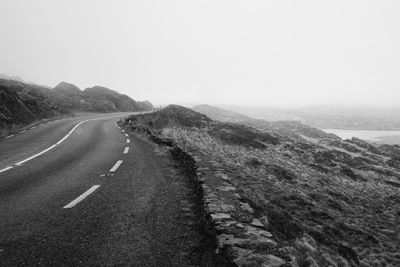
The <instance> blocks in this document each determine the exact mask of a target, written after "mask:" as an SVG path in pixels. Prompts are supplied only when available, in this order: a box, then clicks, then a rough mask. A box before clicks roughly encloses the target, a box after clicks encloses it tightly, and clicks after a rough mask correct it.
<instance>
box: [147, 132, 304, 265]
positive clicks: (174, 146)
mask: <svg viewBox="0 0 400 267" xmlns="http://www.w3.org/2000/svg"><path fill="white" fill-rule="evenodd" d="M146 131H147V133H148V134H149V136H150V138H151V139H152V140H153V141H154V142H155V143H157V144H160V145H165V146H168V147H170V149H171V153H172V155H173V156H174V157H175V159H177V160H178V161H179V162H180V163H181V164H182V165H183V166H184V168H185V169H186V171H187V172H188V173H189V174H190V175H191V177H192V179H193V180H194V182H195V183H196V185H197V188H198V191H199V196H200V197H201V199H200V203H201V210H202V219H203V224H204V227H205V230H206V233H207V234H208V235H209V236H210V237H211V238H212V240H213V243H214V246H215V253H214V256H215V259H214V261H215V262H216V263H217V266H263V267H266V266H271V267H275V266H276V267H277V266H296V265H297V264H296V263H295V259H294V258H291V257H290V256H288V255H290V254H288V253H283V251H282V250H281V248H280V246H279V245H278V244H277V242H276V241H274V237H273V235H272V234H271V233H270V232H268V231H267V230H266V229H267V227H268V219H267V217H261V218H257V216H256V214H255V212H254V210H253V208H252V207H251V205H250V204H249V203H247V202H245V201H244V200H243V199H242V198H241V196H240V194H239V192H238V190H237V188H235V187H234V185H233V184H232V182H231V179H230V177H229V176H228V175H227V174H226V173H225V172H224V169H223V168H222V166H221V164H219V163H218V162H216V161H213V160H212V159H210V158H208V157H207V155H201V154H199V152H198V151H195V150H193V148H191V147H189V146H185V144H178V143H176V142H175V141H174V140H171V139H169V138H165V137H163V136H162V135H161V133H159V132H157V131H154V130H150V129H147V130H146Z"/></svg>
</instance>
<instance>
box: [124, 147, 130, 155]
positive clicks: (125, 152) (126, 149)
mask: <svg viewBox="0 0 400 267" xmlns="http://www.w3.org/2000/svg"><path fill="white" fill-rule="evenodd" d="M128 152H129V147H128V146H127V147H125V149H124V154H128Z"/></svg>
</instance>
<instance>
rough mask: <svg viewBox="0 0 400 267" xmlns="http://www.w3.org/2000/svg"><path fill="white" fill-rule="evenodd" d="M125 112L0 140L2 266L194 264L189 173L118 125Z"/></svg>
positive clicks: (196, 242) (195, 229)
mask: <svg viewBox="0 0 400 267" xmlns="http://www.w3.org/2000/svg"><path fill="white" fill-rule="evenodd" d="M122 115H126V114H112V115H104V114H103V115H92V116H89V117H79V118H69V119H62V120H57V121H51V122H47V123H45V124H43V125H38V126H36V127H35V128H33V129H29V130H27V131H25V132H22V133H18V134H15V135H14V136H11V137H8V138H3V139H1V140H0V265H1V266H38V265H42V266H88V265H91V266H99V265H102V266H104V265H106V266H115V265H119V266H121V265H122V266H194V265H198V264H200V261H201V253H200V252H199V249H200V246H201V238H202V237H201V234H200V230H199V225H198V223H199V220H198V218H197V211H196V205H195V195H194V190H193V188H192V185H191V183H190V181H189V179H188V178H187V177H186V176H185V175H184V174H183V173H181V171H180V170H179V168H177V166H176V162H174V161H173V160H172V159H171V158H170V156H169V153H168V151H166V150H164V149H163V148H159V147H158V146H156V145H155V144H152V143H150V142H148V141H146V139H145V138H143V137H140V136H136V135H133V134H131V133H126V132H123V131H122V130H121V129H120V128H119V127H117V125H116V124H115V122H116V121H117V120H118V119H119V118H120V117H121V116H122ZM105 116H108V118H104V117H105ZM110 116H113V117H110ZM86 120H88V121H86ZM82 121H84V122H83V123H81V124H79V123H80V122H82ZM77 125H78V126H77ZM49 148H50V149H49ZM43 151H44V153H43ZM25 159H30V160H28V161H26V160H25Z"/></svg>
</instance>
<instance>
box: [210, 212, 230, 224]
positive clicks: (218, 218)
mask: <svg viewBox="0 0 400 267" xmlns="http://www.w3.org/2000/svg"><path fill="white" fill-rule="evenodd" d="M211 219H212V220H213V221H214V222H215V221H222V220H227V219H231V215H230V214H227V213H212V214H211Z"/></svg>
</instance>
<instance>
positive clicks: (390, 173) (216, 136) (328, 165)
mask: <svg viewBox="0 0 400 267" xmlns="http://www.w3.org/2000/svg"><path fill="white" fill-rule="evenodd" d="M214 111H215V110H214ZM210 114H211V113H210ZM223 115H224V114H223ZM228 115H229V116H227V115H226V114H225V115H224V116H222V115H218V116H219V117H220V118H221V117H225V118H227V117H230V116H231V115H232V114H231V113H230V114H228ZM213 116H215V115H213ZM161 117H162V118H163V122H165V123H161V124H155V123H154V122H155V121H157V120H158V118H161ZM242 118H243V117H242ZM189 121H190V123H189ZM125 124H126V127H129V128H131V129H132V130H143V129H145V130H146V131H147V132H148V133H149V134H150V135H151V137H152V139H153V140H155V141H157V142H158V143H161V144H164V145H169V146H171V152H172V154H173V155H174V156H175V157H177V158H178V159H180V160H181V161H182V163H183V166H186V167H187V168H191V170H190V173H191V174H192V175H193V176H194V181H196V182H197V183H198V186H199V187H200V188H202V192H203V200H202V201H203V202H202V203H203V204H204V211H203V212H204V213H205V214H206V216H208V217H207V218H209V221H210V222H209V224H207V225H210V226H211V227H213V230H211V232H212V233H214V234H215V235H216V237H215V240H216V243H217V250H216V251H217V254H222V256H221V257H223V258H224V259H231V261H232V262H234V263H235V264H237V265H241V266H261V265H262V264H265V266H400V257H399V256H400V254H399V251H400V237H399V235H398V233H399V232H400V223H399V222H400V197H399V196H400V146H396V145H395V146H390V145H380V146H379V145H373V144H369V143H367V142H364V141H362V140H359V139H356V138H353V139H351V140H342V139H340V138H338V137H337V136H333V135H327V134H319V131H318V129H315V128H312V127H309V126H307V125H304V124H300V123H298V122H281V123H280V128H276V129H274V128H269V130H268V131H263V130H261V129H255V128H252V127H249V126H245V125H240V124H237V123H231V122H218V121H214V120H212V119H210V118H208V117H207V116H205V115H203V114H200V113H197V112H195V111H191V110H189V109H187V108H183V107H179V106H172V107H167V108H166V109H165V110H161V111H158V112H155V113H150V114H146V115H138V116H132V117H130V118H129V119H128V120H127V121H126V122H125ZM154 126H156V127H154ZM282 129H284V130H285V131H284V130H282ZM304 133H307V135H308V136H307V138H304V137H302V136H303V134H304ZM293 134H296V135H297V136H300V137H301V138H298V137H297V136H295V137H293ZM309 136H311V137H309ZM273 264H275V265H273Z"/></svg>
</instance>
